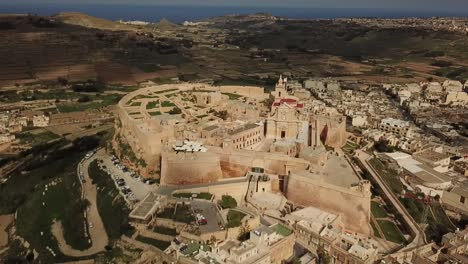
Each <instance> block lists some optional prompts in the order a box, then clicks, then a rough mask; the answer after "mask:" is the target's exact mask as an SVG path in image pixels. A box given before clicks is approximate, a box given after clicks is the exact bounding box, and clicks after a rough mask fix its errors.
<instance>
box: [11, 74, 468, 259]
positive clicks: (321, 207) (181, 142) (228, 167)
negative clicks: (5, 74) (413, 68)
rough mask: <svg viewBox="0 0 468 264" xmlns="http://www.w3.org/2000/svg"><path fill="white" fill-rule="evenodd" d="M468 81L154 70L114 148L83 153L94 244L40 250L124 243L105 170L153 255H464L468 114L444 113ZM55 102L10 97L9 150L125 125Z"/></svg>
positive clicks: (460, 103) (132, 243) (124, 102)
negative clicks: (166, 78)
mask: <svg viewBox="0 0 468 264" xmlns="http://www.w3.org/2000/svg"><path fill="white" fill-rule="evenodd" d="M466 85H467V84H462V83H460V82H458V81H450V80H447V81H444V82H443V83H437V82H430V83H429V82H428V83H409V84H406V85H401V84H383V85H381V86H375V85H365V84H362V83H361V84H360V83H349V82H343V81H338V80H333V79H329V78H328V79H320V78H317V79H307V80H303V81H301V82H300V81H297V80H294V79H290V78H288V77H285V76H280V77H279V79H278V81H277V83H276V86H275V88H274V89H273V90H272V91H271V92H266V91H265V90H264V88H261V87H253V86H212V85H210V84H203V83H174V84H166V85H156V84H154V83H151V82H146V83H144V84H142V86H141V88H139V89H136V90H134V91H133V92H130V93H128V94H126V95H125V96H123V97H122V98H121V99H120V101H119V102H118V103H117V109H116V114H117V118H116V120H115V125H114V130H115V132H114V135H113V136H112V139H111V144H106V145H105V146H104V147H101V148H100V149H98V150H94V151H92V152H89V153H88V154H86V155H85V157H83V161H82V162H80V164H79V165H78V169H77V170H78V171H79V174H78V175H79V182H81V183H82V184H83V186H85V185H86V186H87V187H86V191H85V192H84V193H83V194H82V195H83V198H85V199H86V200H87V201H89V203H90V205H88V208H90V209H91V210H89V209H88V216H86V217H85V219H84V221H85V222H87V227H86V228H85V230H88V231H87V232H88V235H89V238H90V241H92V242H90V243H92V244H91V247H90V248H88V249H86V250H85V251H80V250H77V249H73V248H71V247H70V246H69V245H68V244H66V242H60V241H64V237H63V236H64V235H63V232H64V231H63V230H62V231H54V230H60V228H61V227H60V224H58V226H57V227H53V228H52V235H53V236H55V237H56V239H57V241H59V243H58V248H55V249H52V248H49V249H45V250H48V251H47V252H43V251H42V252H41V251H40V250H41V249H39V248H33V249H34V252H35V254H34V257H37V255H41V254H53V255H54V256H56V254H57V251H60V252H61V253H62V254H65V255H69V256H86V255H92V254H93V253H97V252H99V246H102V247H104V246H106V245H107V244H108V243H109V239H110V238H109V234H106V231H107V227H106V224H105V223H104V222H103V220H102V219H101V218H100V216H99V215H100V214H101V212H99V211H98V210H97V209H98V208H99V204H96V202H98V203H99V200H97V201H96V196H94V198H93V197H92V196H89V195H91V194H92V193H95V192H96V191H98V192H99V188H100V187H98V188H97V189H96V186H95V185H94V184H93V182H94V183H96V181H103V180H97V179H96V178H95V177H107V178H109V179H112V180H111V181H110V182H108V183H111V182H113V184H111V185H110V186H109V187H105V188H113V189H115V190H116V193H115V195H116V197H119V196H120V197H121V199H122V204H121V206H124V207H126V208H128V211H127V214H128V219H129V223H130V226H131V230H133V231H132V232H131V234H129V235H128V236H127V235H124V236H123V237H122V238H121V240H122V243H124V244H125V245H126V246H128V247H132V248H139V249H142V250H144V251H145V252H151V253H146V254H143V255H141V256H140V257H139V260H140V261H149V260H150V259H152V258H155V259H159V260H164V261H166V263H171V262H176V261H182V263H282V261H285V260H292V259H297V260H298V261H301V263H302V262H303V263H315V261H321V260H323V259H328V260H330V261H332V263H378V262H382V261H385V263H393V262H394V263H406V262H407V263H413V261H416V260H417V259H423V260H424V259H427V260H431V259H437V260H442V259H443V260H449V259H452V260H454V261H461V262H463V261H465V260H466V259H464V257H463V256H462V255H460V254H459V250H460V249H461V248H465V249H466V245H467V241H466V240H464V237H466V232H467V229H463V223H466V217H467V215H468V205H467V203H465V198H466V196H467V195H466V190H467V188H468V183H467V182H466V176H467V175H468V170H467V168H468V148H467V147H466V141H465V140H466V139H465V137H464V133H466V131H463V130H462V129H459V128H458V129H457V128H455V127H453V126H452V125H451V124H453V123H456V122H459V121H460V120H457V115H455V114H453V115H451V116H450V118H449V119H447V118H445V119H442V118H439V119H437V118H436V117H437V115H436V113H437V111H440V112H445V113H446V112H448V111H450V112H452V113H459V114H460V115H461V116H463V115H464V114H465V115H466V109H467V108H466V106H467V105H468V104H467V103H468V97H467V93H466V89H467V87H466ZM53 105H54V102H49V101H39V102H36V101H33V103H23V102H21V103H16V104H10V105H7V107H6V108H4V112H3V117H2V139H3V144H2V146H5V147H4V149H5V150H6V151H10V152H14V151H20V150H25V149H28V148H34V146H35V145H37V144H38V143H45V142H47V143H50V142H54V141H57V140H59V138H61V137H63V136H65V137H70V136H71V137H73V135H75V134H76V133H78V134H79V135H84V134H86V133H87V132H88V133H89V132H91V133H96V129H98V130H101V129H102V128H103V127H104V129H105V128H106V124H108V122H110V118H111V113H110V112H108V111H106V110H104V111H102V110H101V111H98V112H94V113H93V112H92V111H91V112H88V111H86V112H71V113H70V114H67V113H53V112H51V111H50V108H51V107H52V106H53ZM41 109H45V110H41ZM427 109H431V113H432V118H431V119H427V118H424V114H425V112H426V111H427ZM444 120H445V122H444ZM71 124H73V125H74V126H76V128H75V129H74V131H72V130H70V132H68V133H64V131H65V128H67V129H70V128H69V127H70V125H71ZM26 133H28V134H30V135H29V136H28V137H26V136H25V134H26ZM39 140H41V142H39ZM9 165H10V166H4V167H3V168H5V169H8V168H10V169H11V168H13V167H14V163H13V162H12V163H11V164H9ZM92 174H94V175H92ZM3 181H6V182H8V178H5V179H3ZM106 181H107V180H106ZM50 184H55V182H53V183H50ZM50 184H49V185H50ZM46 186H47V185H46ZM98 186H99V185H98ZM101 188H102V187H101ZM93 189H94V191H90V190H93ZM46 190H47V187H46ZM312 190H313V191H312ZM94 195H95V194H94ZM331 197H333V198H331ZM98 198H99V196H98ZM93 199H94V200H93ZM45 206H46V205H45ZM54 225H55V224H54ZM96 227H97V228H96ZM104 227H106V228H104ZM57 232H58V233H57ZM16 236H18V235H16ZM460 239H461V241H463V240H464V241H465V242H463V243H461V244H460V242H457V241H460ZM96 241H97V242H96ZM452 249H453V250H452ZM101 250H102V249H101ZM434 252H437V253H434ZM429 253H430V254H429ZM382 263H383V262H382Z"/></svg>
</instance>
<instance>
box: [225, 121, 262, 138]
mask: <svg viewBox="0 0 468 264" xmlns="http://www.w3.org/2000/svg"><path fill="white" fill-rule="evenodd" d="M256 127H259V125H257V124H255V123H249V124H245V125H243V126H241V127H238V128H236V129H234V130H231V131H229V132H228V134H229V135H231V136H232V135H235V134H238V133H241V132H243V131H246V130H249V129H252V128H256Z"/></svg>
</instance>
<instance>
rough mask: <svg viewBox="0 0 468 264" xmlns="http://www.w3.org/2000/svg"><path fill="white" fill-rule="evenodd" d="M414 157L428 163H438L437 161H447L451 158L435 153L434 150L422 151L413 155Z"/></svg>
mask: <svg viewBox="0 0 468 264" xmlns="http://www.w3.org/2000/svg"><path fill="white" fill-rule="evenodd" d="M413 156H414V157H415V158H421V159H423V160H427V161H430V162H437V161H440V160H443V159H446V158H448V157H449V156H447V155H445V154H442V153H439V152H436V151H434V150H432V149H425V150H422V151H420V152H417V153H415V154H413Z"/></svg>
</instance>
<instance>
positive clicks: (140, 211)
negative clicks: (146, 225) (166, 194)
mask: <svg viewBox="0 0 468 264" xmlns="http://www.w3.org/2000/svg"><path fill="white" fill-rule="evenodd" d="M161 198H162V197H161V196H159V195H157V194H155V193H152V192H150V193H149V194H148V195H146V197H145V198H144V199H143V201H141V202H140V203H139V204H138V205H137V207H135V209H133V210H132V212H131V213H130V217H131V218H135V219H140V220H147V219H148V218H149V217H150V215H152V214H154V212H155V211H156V209H158V207H159V206H160V205H161V203H160V201H159V200H160V199H161Z"/></svg>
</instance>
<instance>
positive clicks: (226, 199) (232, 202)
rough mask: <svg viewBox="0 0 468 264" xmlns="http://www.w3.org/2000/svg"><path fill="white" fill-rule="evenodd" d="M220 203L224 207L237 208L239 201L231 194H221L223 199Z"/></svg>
mask: <svg viewBox="0 0 468 264" xmlns="http://www.w3.org/2000/svg"><path fill="white" fill-rule="evenodd" d="M219 205H220V206H221V208H223V209H227V208H235V207H237V201H236V199H234V197H232V196H230V195H223V196H221V201H219Z"/></svg>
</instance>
